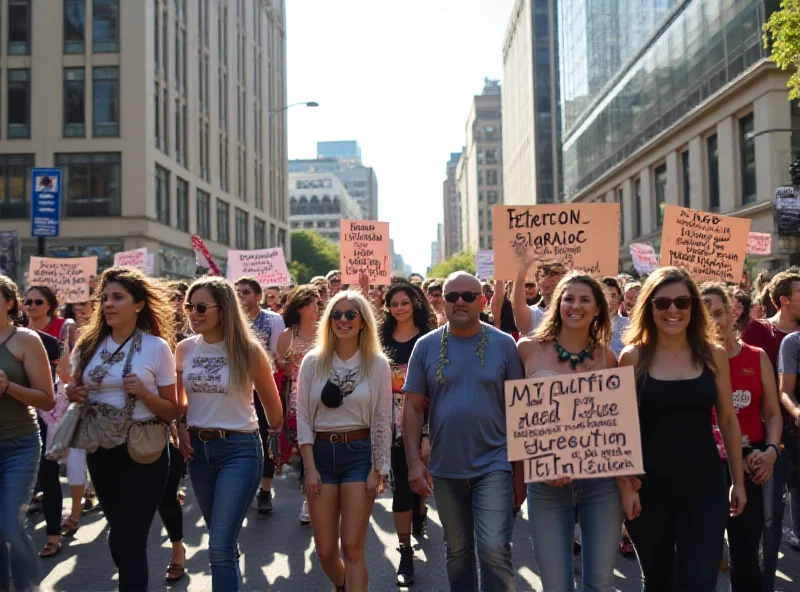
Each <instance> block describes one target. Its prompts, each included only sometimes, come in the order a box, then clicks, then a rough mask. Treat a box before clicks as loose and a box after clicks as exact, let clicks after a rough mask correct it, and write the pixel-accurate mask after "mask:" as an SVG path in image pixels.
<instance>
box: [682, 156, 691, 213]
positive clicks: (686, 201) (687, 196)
mask: <svg viewBox="0 0 800 592" xmlns="http://www.w3.org/2000/svg"><path fill="white" fill-rule="evenodd" d="M690 167H691V165H690V163H689V151H688V150H686V151H684V152H682V153H681V169H682V171H683V207H684V208H691V207H692V176H691V168H690Z"/></svg>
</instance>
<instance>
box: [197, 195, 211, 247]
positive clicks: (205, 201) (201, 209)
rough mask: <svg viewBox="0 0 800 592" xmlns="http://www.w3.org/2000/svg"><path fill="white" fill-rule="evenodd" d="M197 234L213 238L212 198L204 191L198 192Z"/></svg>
mask: <svg viewBox="0 0 800 592" xmlns="http://www.w3.org/2000/svg"><path fill="white" fill-rule="evenodd" d="M197 234H198V235H199V236H200V237H201V238H208V239H210V238H211V196H210V195H209V194H208V193H206V192H205V191H203V190H202V189H198V190H197Z"/></svg>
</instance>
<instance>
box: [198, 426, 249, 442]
mask: <svg viewBox="0 0 800 592" xmlns="http://www.w3.org/2000/svg"><path fill="white" fill-rule="evenodd" d="M188 430H189V436H191V437H192V438H197V439H199V440H200V441H201V442H211V441H212V440H224V439H226V438H227V437H228V436H229V435H231V434H245V433H248V432H237V431H234V430H221V429H218V428H196V427H189V428H188Z"/></svg>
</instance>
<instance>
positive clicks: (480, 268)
mask: <svg viewBox="0 0 800 592" xmlns="http://www.w3.org/2000/svg"><path fill="white" fill-rule="evenodd" d="M475 275H476V276H477V277H478V279H479V280H481V281H483V280H488V279H489V278H491V277H492V276H493V275H494V252H493V251H478V252H477V253H475Z"/></svg>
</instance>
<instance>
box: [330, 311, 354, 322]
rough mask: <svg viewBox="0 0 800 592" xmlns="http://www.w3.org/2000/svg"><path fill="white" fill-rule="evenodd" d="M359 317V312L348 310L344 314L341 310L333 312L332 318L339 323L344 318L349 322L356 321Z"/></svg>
mask: <svg viewBox="0 0 800 592" xmlns="http://www.w3.org/2000/svg"><path fill="white" fill-rule="evenodd" d="M357 316H358V311H357V310H353V309H350V310H346V311H344V312H342V311H341V310H332V311H331V318H332V319H333V320H334V321H338V320H340V319H341V318H342V317H344V318H346V319H347V320H348V321H355V320H356V317H357Z"/></svg>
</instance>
